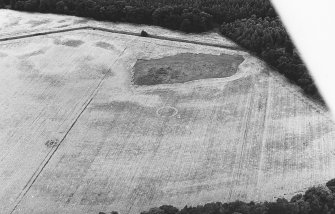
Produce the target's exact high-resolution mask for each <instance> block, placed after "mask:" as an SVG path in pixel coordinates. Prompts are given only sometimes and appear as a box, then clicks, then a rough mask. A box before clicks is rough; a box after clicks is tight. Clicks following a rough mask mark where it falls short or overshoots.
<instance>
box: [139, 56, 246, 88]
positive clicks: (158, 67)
mask: <svg viewBox="0 0 335 214" xmlns="http://www.w3.org/2000/svg"><path fill="white" fill-rule="evenodd" d="M243 61H244V58H243V57H242V56H236V55H227V54H221V55H219V56H217V55H210V54H193V53H182V54H177V55H174V56H168V57H163V58H160V59H152V60H142V59H140V60H137V62H136V64H135V66H134V83H135V84H136V85H157V84H173V83H184V82H189V81H192V80H199V79H209V78H224V77H229V76H232V75H234V74H235V73H236V72H237V68H238V66H239V65H240V64H241V63H242V62H243Z"/></svg>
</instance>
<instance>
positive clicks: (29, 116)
mask: <svg viewBox="0 0 335 214" xmlns="http://www.w3.org/2000/svg"><path fill="white" fill-rule="evenodd" d="M26 16H27V15H26ZM180 54H189V55H192V54H197V55H198V56H199V55H206V56H207V57H208V56H210V55H213V58H216V57H218V56H220V55H222V54H224V55H230V56H235V57H236V56H239V57H240V58H243V60H242V61H241V62H240V63H239V64H238V67H237V70H236V72H232V73H229V75H224V76H222V77H221V76H220V77H219V78H206V79H201V78H200V79H197V80H193V79H188V81H182V82H179V83H174V84H170V83H171V82H166V83H169V84H156V85H150V86H148V85H137V84H135V83H136V82H135V83H134V81H133V80H134V72H135V64H136V63H138V62H143V61H146V62H150V60H152V61H155V60H156V61H159V60H160V59H166V58H169V57H170V58H169V59H170V60H171V58H173V56H178V55H180ZM165 62H166V61H165ZM178 63H180V62H178ZM207 63H208V62H207ZM229 63H231V61H229V60H228V61H227V62H226V64H227V66H231V65H229ZM153 64H155V65H157V63H153ZM146 66H150V63H148V64H147V65H146ZM207 67H208V66H207ZM222 67H225V66H222ZM179 68H180V67H179ZM188 68H189V67H188ZM215 69H218V70H219V68H218V67H215ZM0 70H1V72H0V89H1V90H0V118H1V120H0V128H1V132H0V151H1V154H0V160H1V162H0V184H1V188H0V213H11V212H12V213H69V214H70V213H71V214H73V213H78V214H79V213H92V214H93V213H98V212H99V211H104V212H106V211H112V210H116V211H119V212H120V213H138V212H139V211H143V210H146V209H148V208H150V207H153V206H160V205H163V204H171V205H174V206H177V207H183V206H185V205H197V204H204V203H206V202H213V201H234V200H236V199H239V200H256V201H257V200H274V199H275V197H283V196H284V197H289V196H290V195H292V194H294V193H295V192H299V191H303V190H304V189H305V188H307V187H309V186H311V185H316V184H320V183H323V182H324V181H326V180H328V179H330V178H333V177H335V168H334V164H335V144H334V139H335V132H334V131H335V129H334V123H333V122H332V120H331V117H330V114H329V112H327V110H325V109H323V108H322V107H320V106H318V104H316V103H313V102H312V101H310V100H308V98H306V97H304V96H303V95H302V94H301V93H300V92H299V90H298V89H297V88H296V87H294V86H292V85H291V84H289V83H288V82H287V81H286V80H285V79H283V78H282V77H280V76H279V75H278V74H277V73H275V72H274V71H272V70H270V69H269V68H267V67H266V66H265V65H264V63H262V62H261V61H259V60H258V59H256V58H254V57H252V56H250V55H249V54H248V53H245V52H242V51H233V50H228V49H222V48H215V47H206V46H202V45H196V44H188V43H179V42H172V41H164V40H158V39H151V38H141V37H135V36H130V35H122V34H113V33H106V32H100V31H94V30H78V31H73V32H67V33H61V34H52V35H46V36H37V37H32V38H26V39H20V40H13V41H6V42H1V43H0ZM223 73H225V72H223ZM163 83H164V82H163Z"/></svg>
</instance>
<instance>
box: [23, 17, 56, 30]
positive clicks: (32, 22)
mask: <svg viewBox="0 0 335 214" xmlns="http://www.w3.org/2000/svg"><path fill="white" fill-rule="evenodd" d="M50 22H51V20H49V19H43V20H30V21H28V22H27V23H28V24H30V26H31V27H32V28H34V27H37V26H40V25H43V24H47V23H50Z"/></svg>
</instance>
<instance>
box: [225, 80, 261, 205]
mask: <svg viewBox="0 0 335 214" xmlns="http://www.w3.org/2000/svg"><path fill="white" fill-rule="evenodd" d="M252 82H254V78H252ZM254 92H255V87H253V91H252V92H249V94H248V97H247V101H246V110H245V113H244V115H243V118H242V120H241V121H242V124H241V133H242V134H241V137H240V138H238V140H240V141H242V142H241V146H240V147H239V148H240V153H239V155H238V157H237V158H236V159H237V162H238V163H237V165H238V166H237V172H236V173H235V172H234V171H235V168H234V169H233V170H234V171H233V173H232V174H233V180H232V183H233V184H236V183H237V181H238V179H239V177H240V173H241V172H240V171H241V165H242V155H243V152H244V148H245V143H246V137H247V131H248V129H247V125H248V123H249V120H250V115H251V111H252V108H251V105H252V103H253V97H254V94H255V93H254ZM235 164H236V161H235V163H234V165H235ZM234 187H235V185H231V187H230V190H229V195H228V199H231V197H232V194H233V188H234Z"/></svg>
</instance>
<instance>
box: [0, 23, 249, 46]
mask: <svg viewBox="0 0 335 214" xmlns="http://www.w3.org/2000/svg"><path fill="white" fill-rule="evenodd" d="M77 30H98V31H103V32H108V33H116V34H123V35H129V36H138V37H143V36H141V34H140V33H134V32H130V31H121V30H112V29H108V28H104V27H93V26H90V25H87V26H82V27H74V28H66V29H60V30H51V31H43V32H37V33H28V34H23V35H19V36H10V37H4V38H0V42H5V41H11V40H17V39H24V38H30V37H35V36H44V35H50V34H57V33H65V32H71V31H77ZM143 38H152V39H158V40H165V41H173V42H183V43H189V44H195V45H202V46H210V47H217V48H224V49H230V50H236V51H243V52H247V51H246V50H244V49H243V48H241V47H239V46H236V47H233V46H228V45H220V44H214V43H208V42H199V41H190V40H187V39H177V38H173V37H167V36H157V35H150V34H149V35H148V36H146V37H143Z"/></svg>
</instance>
